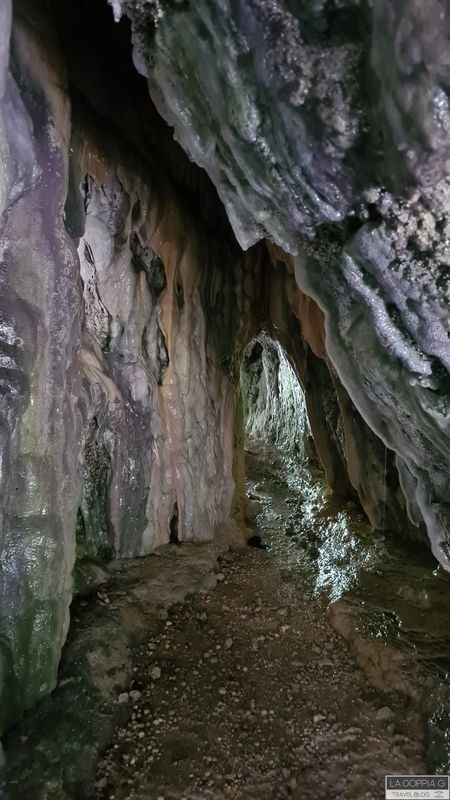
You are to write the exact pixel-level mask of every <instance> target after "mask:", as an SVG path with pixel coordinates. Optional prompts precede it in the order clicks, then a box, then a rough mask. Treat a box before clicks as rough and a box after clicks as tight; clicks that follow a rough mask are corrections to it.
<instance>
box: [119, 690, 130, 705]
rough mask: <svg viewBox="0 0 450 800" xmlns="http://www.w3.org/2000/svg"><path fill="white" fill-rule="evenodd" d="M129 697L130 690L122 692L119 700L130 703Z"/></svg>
mask: <svg viewBox="0 0 450 800" xmlns="http://www.w3.org/2000/svg"><path fill="white" fill-rule="evenodd" d="M129 699H130V695H129V694H128V692H122V694H119V697H118V702H119V703H128V701H129Z"/></svg>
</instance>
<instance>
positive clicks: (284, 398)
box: [240, 331, 313, 464]
mask: <svg viewBox="0 0 450 800" xmlns="http://www.w3.org/2000/svg"><path fill="white" fill-rule="evenodd" d="M240 386H241V393H242V402H243V417H244V432H245V449H246V451H247V453H249V454H252V453H254V454H258V455H259V456H260V457H262V458H263V460H264V459H265V460H267V459H268V458H269V459H270V453H272V455H273V456H276V457H277V458H283V457H284V458H286V457H288V456H289V457H290V458H292V459H295V460H297V461H298V462H299V463H304V464H305V463H306V462H307V460H308V458H311V457H312V454H313V444H312V436H311V428H310V425H309V421H308V413H307V410H306V404H305V397H304V393H303V389H302V386H301V383H300V380H299V377H298V375H297V373H296V371H295V369H294V367H293V366H292V364H291V362H290V360H289V358H288V356H287V355H286V352H285V350H284V348H283V347H282V345H281V344H280V342H278V341H276V340H274V339H272V338H271V337H270V336H269V334H268V333H266V332H265V331H262V332H261V333H260V334H259V335H258V336H257V337H255V338H254V339H252V341H251V342H250V343H249V344H248V345H247V347H246V349H245V351H244V355H243V359H242V365H241V370H240Z"/></svg>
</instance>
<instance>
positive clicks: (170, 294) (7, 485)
mask: <svg viewBox="0 0 450 800" xmlns="http://www.w3.org/2000/svg"><path fill="white" fill-rule="evenodd" d="M297 5H298V4H297ZM297 5H296V4H294V3H292V2H290V0H276V2H275V1H273V2H272V0H271V1H270V2H266V1H265V0H246V2H245V3H241V2H239V1H238V0H236V2H235V1H234V0H233V2H231V0H230V2H228V1H226V0H224V2H220V3H218V2H211V3H210V2H208V3H205V2H202V0H199V2H198V3H191V4H189V3H172V2H163V0H161V2H157V0H155V2H149V3H146V2H145V3H144V2H141V0H139V1H138V0H123V2H121V1H120V0H114V2H111V3H108V2H107V0H97V1H96V2H90V0H64V2H60V3H53V2H50V3H44V4H43V3H40V2H39V0H14V4H13V3H12V0H5V2H4V3H3V4H2V8H1V11H0V19H1V23H2V24H1V33H0V98H1V101H2V104H1V108H0V157H1V163H2V165H3V166H4V167H5V168H4V170H3V172H2V177H1V187H0V188H1V191H0V206H1V208H0V210H1V218H0V261H1V264H0V284H1V298H0V389H1V392H0V485H1V489H2V491H1V496H0V523H1V524H0V561H1V569H0V733H1V734H3V732H4V731H6V730H7V729H9V727H10V726H11V725H13V724H14V723H15V722H16V721H17V720H18V719H20V717H21V715H22V713H23V712H24V710H26V709H28V708H30V707H31V706H32V705H33V703H35V702H36V701H38V700H40V699H42V698H43V697H44V696H45V695H48V694H50V693H51V692H52V691H53V690H54V688H55V686H56V684H57V672H58V664H59V659H60V654H61V650H62V647H63V645H64V642H65V639H66V635H67V631H68V628H69V624H70V609H71V604H72V601H73V598H74V596H75V597H78V596H79V597H81V596H85V595H87V594H88V593H89V592H92V590H93V589H95V588H96V587H97V588H98V587H100V586H101V585H102V584H103V582H104V581H105V579H107V577H108V576H107V574H106V573H107V571H106V572H105V564H106V562H108V561H110V559H111V558H114V557H116V556H117V557H118V558H134V557H137V556H142V555H144V554H148V553H150V552H152V550H154V549H155V548H158V547H159V546H160V545H162V544H164V543H167V542H172V543H177V542H178V543H179V542H183V543H186V542H188V541H193V540H201V541H211V540H213V539H214V538H215V536H216V534H217V532H218V531H219V530H220V526H221V524H222V523H223V522H224V521H226V520H227V519H229V518H230V516H231V515H232V514H237V515H239V514H244V513H245V512H246V511H248V509H249V502H248V500H247V499H246V498H245V497H244V488H245V487H244V471H245V470H244V453H243V442H244V424H243V416H244V413H246V411H248V408H247V409H245V408H244V406H243V404H242V392H241V388H240V386H239V372H240V364H241V362H242V358H243V355H244V351H245V350H246V348H247V346H248V344H249V343H250V342H251V341H252V340H253V338H254V337H255V336H257V335H258V334H260V333H261V331H262V330H264V331H265V332H266V334H265V335H267V337H271V338H272V340H273V341H272V345H271V347H272V351H273V353H272V355H274V354H276V355H274V358H273V360H272V362H271V365H270V364H269V361H267V364H266V366H268V371H267V374H266V377H267V380H268V383H267V381H266V386H265V387H264V381H263V382H261V381H260V380H259V377H258V375H257V374H256V373H254V374H253V377H252V378H251V382H252V381H254V383H253V386H252V391H253V390H254V391H255V392H256V395H257V397H259V400H258V399H256V405H258V403H259V404H260V412H263V411H264V399H265V398H266V399H268V400H270V404H271V409H272V411H273V414H275V415H276V414H277V413H278V412H279V411H282V408H281V406H280V405H279V404H278V405H277V392H278V382H279V376H280V375H282V374H284V371H283V370H284V368H283V369H282V370H281V371H280V369H279V366H280V364H283V363H284V362H286V363H287V361H289V363H290V364H291V366H293V368H294V371H295V372H296V373H297V375H298V376H299V378H300V380H301V382H302V386H303V391H304V396H305V403H306V407H307V411H308V418H309V425H310V432H311V436H312V439H313V440H314V443H313V442H312V440H311V441H309V445H310V453H311V455H312V456H314V458H316V457H317V459H318V461H320V463H321V464H322V467H323V469H324V471H325V474H326V478H327V483H328V486H329V487H330V488H331V489H332V491H334V492H335V493H336V494H339V495H342V496H344V497H351V498H353V499H354V500H355V501H357V500H358V499H359V501H360V503H361V505H362V507H363V508H364V510H365V512H366V514H367V516H368V518H369V520H370V523H371V525H372V526H373V528H374V529H378V530H380V529H381V530H385V529H386V530H389V531H392V533H393V534H395V533H397V534H398V533H400V534H402V535H404V536H405V538H406V539H407V540H408V541H414V542H415V541H416V540H417V541H420V540H423V538H424V536H426V533H427V532H428V535H429V538H430V540H431V544H432V548H433V551H434V553H435V556H436V557H437V559H438V560H439V561H440V562H441V563H442V564H443V565H444V566H445V567H449V565H450V561H449V556H448V554H449V552H450V551H449V549H448V548H449V543H448V519H449V505H448V497H449V492H448V460H449V445H448V442H449V437H448V433H449V427H448V420H449V417H448V408H449V405H448V386H449V385H448V366H449V355H448V263H449V253H448V240H449V230H450V229H449V224H448V219H449V208H450V199H449V198H450V188H449V187H450V184H449V182H448V177H447V170H448V159H447V151H448V142H447V138H448V136H447V132H448V119H449V114H448V97H447V86H448V80H447V77H446V75H447V70H448V66H447V62H446V55H445V53H446V50H445V47H443V46H442V42H443V39H444V38H445V36H446V35H447V32H448V14H447V9H446V8H444V7H443V3H442V2H440V0H434V1H433V2H432V3H430V4H428V6H427V7H426V8H423V7H422V6H421V4H420V3H418V2H413V3H410V4H409V5H408V7H407V6H406V4H405V3H399V4H397V6H396V8H395V9H390V8H389V9H388V8H387V5H386V4H385V3H379V4H378V5H377V7H376V8H375V7H372V6H369V5H367V4H363V3H360V2H357V1H356V0H355V2H353V1H352V0H348V1H347V0H339V2H331V0H330V2H326V3H322V2H317V3H316V2H314V3H305V4H304V8H303V7H302V9H299V8H297ZM13 6H14V7H13ZM111 6H112V7H113V8H111ZM121 11H123V12H126V14H125V16H123V17H122V19H121V21H120V22H118V23H116V22H115V21H114V19H115V18H116V19H118V18H119V16H120V13H121ZM113 12H114V14H113ZM385 12H386V13H385ZM127 15H128V16H127ZM133 58H134V62H133ZM199 59H200V62H199ZM199 63H200V65H201V66H200V68H199ZM205 64H206V65H207V68H206V69H205V67H204V65H205ZM139 73H144V74H145V75H146V77H147V78H148V81H149V86H150V92H151V95H152V97H153V98H154V100H155V102H156V104H157V106H158V108H159V109H160V110H161V112H162V114H163V115H164V116H165V118H166V120H169V122H173V123H174V130H175V135H176V136H177V137H178V139H179V141H180V142H181V144H182V146H183V147H184V148H185V150H186V152H187V153H189V155H190V156H192V157H194V158H195V159H196V161H197V165H196V164H194V163H193V162H191V161H190V159H189V157H188V155H186V152H184V150H183V149H182V147H181V146H180V144H178V143H177V142H176V141H174V138H173V130H172V128H170V127H169V125H168V124H167V123H166V122H165V121H164V119H163V118H162V117H161V116H160V115H159V114H158V112H157V110H156V107H155V105H154V104H153V102H152V100H151V98H150V95H149V91H148V85H147V80H146V78H144V77H142V74H139ZM419 112H420V113H419ZM198 164H201V165H203V166H204V167H205V169H206V170H207V172H208V174H209V177H208V175H207V174H206V172H205V171H204V170H202V169H201V168H200V167H199V166H198ZM215 187H217V190H216V188H215ZM218 193H219V194H220V198H221V199H219V195H218ZM225 209H226V210H225ZM227 212H228V217H229V219H227ZM233 230H234V231H235V233H236V235H237V237H238V239H239V241H240V243H241V244H242V245H243V247H244V248H246V247H248V248H249V249H248V250H247V251H244V250H243V249H241V248H240V247H239V245H238V243H237V241H236V238H235V235H234V233H233ZM261 237H267V238H266V239H265V240H264V241H261V242H259V241H258V242H257V241H256V240H257V239H260V238H261ZM251 243H254V244H252V246H251V247H249V245H250V244H251ZM294 254H295V255H294ZM269 360H270V359H269ZM255 363H256V362H255ZM254 366H255V364H254ZM258 369H259V367H258ZM257 383H258V385H257ZM256 395H255V396H256ZM288 395H289V392H288V393H287V394H286V395H285V396H284V400H285V401H286V403H287V405H289V403H291V400H292V395H291V400H289V397H288ZM295 402H296V401H295ZM295 402H294V406H295ZM291 405H292V403H291ZM286 407H287V406H286ZM283 413H284V412H283ZM283 413H280V414H279V415H278V418H277V420H276V424H274V419H270V417H268V416H267V415H265V416H264V413H262V414H261V415H260V419H259V423H258V425H257V426H256V427H257V428H258V427H259V429H260V431H263V430H266V432H267V433H269V432H270V436H271V438H272V439H273V440H276V441H278V442H279V443H280V442H282V441H283V437H284V440H285V441H286V440H287V439H289V438H292V436H291V434H292V429H290V428H289V424H290V423H289V422H288V420H287V418H286V417H285V416H283ZM281 428H283V429H284V430H283V431H281ZM308 436H309V434H308ZM300 438H301V437H300ZM406 514H408V516H409V521H407V520H406ZM297 520H298V518H296V517H295V515H293V517H292V519H290V520H289V523H288V527H289V530H290V532H291V538H292V540H293V542H294V540H295V539H296V525H297ZM313 528H314V520H313V518H311V529H313ZM321 530H322V529H321ZM328 535H329V537H330V540H332V541H333V540H334V537H335V536H337V537H338V540H339V541H341V539H339V537H340V535H341V534H340V528H339V524H337V525H336V526H335V527H332V528H330V529H328V528H327V527H326V526H323V538H324V541H325V539H326V537H327V536H328ZM308 537H309V538H308ZM302 541H303V540H302ZM305 541H306V543H307V544H306V547H305V550H306V552H307V555H308V556H309V557H311V558H314V559H316V560H317V559H318V563H319V564H321V563H322V562H321V559H322V558H323V554H324V553H325V554H326V553H327V552H328V555H327V556H326V558H325V563H328V565H329V563H330V558H331V556H330V553H331V550H332V545H331V544H330V545H329V546H328V550H327V548H326V547H325V546H324V543H322V544H320V543H319V542H318V541H317V540H316V539H315V538H314V535H313V533H311V532H307V538H306V539H305ZM262 543H263V544H264V540H262ZM370 548H371V546H370V545H369V546H368V549H369V551H370V552H371V549H370ZM370 552H369V553H368V556H367V557H368V559H369V560H370V558H371V557H372V556H371V555H370ZM327 559H328V561H327ZM331 560H332V559H331ZM424 563H427V562H426V555H424ZM344 573H345V575H346V578H345V580H346V581H347V583H348V581H350V580H351V574H352V573H351V569H348V570H347V571H345V570H343V571H341V572H338V573H337V574H340V575H344ZM319 574H320V575H322V572H321V571H320V570H319ZM321 580H322V581H326V580H327V578H326V574H325V572H324V573H323V575H322V577H321ZM219 582H220V579H219ZM405 587H406V589H405V591H407V592H409V588H410V587H409V586H408V584H407V582H406V583H405ZM379 588H380V587H379ZM377 590H378V589H377ZM421 591H422V590H421ZM427 602H428V600H427V599H426V598H424V597H423V596H422V595H421V599H420V603H425V604H426V603H427ZM105 605H107V603H106V601H105ZM74 608H75V606H74V607H73V609H74ZM73 609H72V610H73ZM346 616H348V615H346V614H343V615H342V620H341V622H342V629H343V630H344V629H345V630H346V627H347V624H346V623H345V619H344V618H346ZM433 659H434V660H435V658H434V656H433Z"/></svg>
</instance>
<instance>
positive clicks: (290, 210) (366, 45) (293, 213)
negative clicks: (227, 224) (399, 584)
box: [111, 0, 450, 569]
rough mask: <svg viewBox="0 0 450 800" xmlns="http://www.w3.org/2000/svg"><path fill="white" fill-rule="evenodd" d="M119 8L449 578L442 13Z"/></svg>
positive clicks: (449, 29) (445, 22)
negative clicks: (311, 311)
mask: <svg viewBox="0 0 450 800" xmlns="http://www.w3.org/2000/svg"><path fill="white" fill-rule="evenodd" d="M111 5H112V6H113V9H114V12H115V15H116V18H117V19H118V18H119V17H120V15H121V14H127V15H128V17H129V18H130V19H131V21H132V25H133V43H134V61H135V64H136V67H137V68H138V69H139V70H140V71H141V72H142V73H143V74H145V75H146V76H147V77H148V82H149V88H150V93H151V95H152V97H153V99H154V101H155V103H156V106H157V108H158V110H159V111H160V113H161V114H162V116H163V117H164V118H165V119H167V120H168V121H169V123H170V124H171V125H173V126H174V130H175V135H176V137H177V139H178V140H179V141H180V142H181V143H182V145H183V147H184V148H185V150H186V151H187V152H188V153H189V154H190V155H191V157H192V158H193V159H194V160H195V161H196V162H197V163H198V164H200V165H201V166H203V167H204V168H205V169H206V170H207V172H208V174H209V175H210V177H211V179H212V180H213V182H214V183H215V185H216V186H217V188H218V191H219V194H220V197H221V199H222V201H223V203H224V205H225V207H226V209H227V213H228V216H229V218H230V221H231V223H232V225H233V228H234V230H235V233H236V236H237V238H238V240H239V242H240V244H241V245H242V246H243V247H244V248H247V247H249V246H250V245H252V244H253V243H254V242H255V241H257V240H258V239H260V238H262V237H268V238H269V239H270V240H272V241H274V242H275V243H276V244H278V245H279V246H280V247H281V248H283V249H284V250H285V251H287V252H289V253H290V254H292V255H294V256H295V275H296V280H297V283H298V285H299V287H300V288H301V289H302V290H303V291H304V292H305V293H306V294H308V295H309V296H311V297H313V298H314V299H315V300H316V302H317V304H318V306H319V307H320V309H321V310H322V311H323V313H324V316H325V332H326V350H327V355H328V358H329V360H330V361H331V362H332V364H333V368H334V370H335V371H336V372H337V374H338V375H339V379H340V381H341V383H342V384H343V386H344V387H345V389H346V391H347V393H348V394H349V396H350V397H351V399H352V401H353V403H354V405H355V406H356V408H357V409H358V411H359V413H360V414H361V416H362V417H363V419H364V420H365V422H366V423H367V424H368V425H369V427H370V428H371V429H372V431H373V432H374V433H375V434H376V436H377V437H378V438H380V439H381V440H382V442H383V444H384V446H385V447H387V448H389V450H392V451H393V452H394V453H395V458H396V468H397V470H398V473H399V475H400V482H401V486H402V488H403V491H404V492H405V494H406V496H407V501H408V513H409V517H410V520H411V521H412V522H414V523H418V522H420V521H422V522H424V523H425V525H426V527H427V531H428V535H429V538H430V541H431V546H432V549H433V552H434V554H435V555H436V558H438V559H439V561H440V562H441V563H442V564H443V565H444V566H445V567H446V568H447V569H449V568H450V549H449V548H450V529H449V519H450V507H449V496H450V492H449V472H448V463H449V456H450V436H449V433H450V423H449V410H448V409H449V402H448V401H449V380H448V370H449V361H450V347H449V337H448V329H449V315H448V308H449V304H448V266H449V250H448V237H449V219H450V215H449V207H450V205H449V203H450V182H449V164H450V160H449V158H448V152H449V144H448V132H449V129H450V105H449V92H448V86H449V66H448V58H447V50H448V47H447V43H448V39H449V34H450V13H449V9H448V4H447V3H445V1H444V0H433V2H431V3H428V4H427V5H426V6H424V4H423V3H420V2H419V0H417V2H413V3H406V2H402V3H396V4H395V8H391V5H392V4H390V3H388V2H383V0H380V2H377V3H374V4H365V3H361V2H360V1H359V0H336V1H335V2H330V3H324V2H321V1H319V2H315V1H314V2H312V0H311V2H305V3H302V4H300V5H299V4H295V3H293V2H290V0H275V1H274V2H272V1H271V2H267V0H225V2H220V3H219V2H212V3H211V2H209V0H200V1H199V2H196V3H193V4H187V3H181V4H180V3H176V4H174V3H171V2H164V1H163V0H161V2H155V3H150V4H145V5H144V6H143V5H142V3H141V2H139V0H112V2H111ZM174 63H176V64H177V68H176V69H173V64H174Z"/></svg>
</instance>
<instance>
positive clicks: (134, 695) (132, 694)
mask: <svg viewBox="0 0 450 800" xmlns="http://www.w3.org/2000/svg"><path fill="white" fill-rule="evenodd" d="M140 696H141V693H140V692H139V691H138V690H137V689H132V691H131V692H130V698H131V700H132V701H133V703H135V702H136V700H139V698H140Z"/></svg>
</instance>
